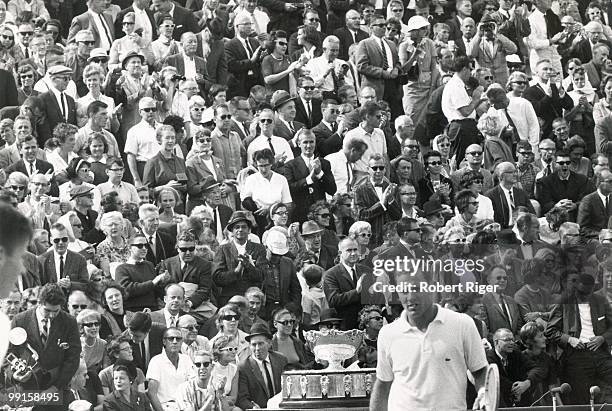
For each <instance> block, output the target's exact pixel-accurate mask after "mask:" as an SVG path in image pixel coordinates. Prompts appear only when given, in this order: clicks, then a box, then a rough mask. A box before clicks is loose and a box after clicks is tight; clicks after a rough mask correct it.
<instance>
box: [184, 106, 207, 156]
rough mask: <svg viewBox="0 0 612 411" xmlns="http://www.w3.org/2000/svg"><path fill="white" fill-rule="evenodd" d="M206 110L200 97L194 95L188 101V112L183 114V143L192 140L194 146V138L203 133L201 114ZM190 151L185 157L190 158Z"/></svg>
mask: <svg viewBox="0 0 612 411" xmlns="http://www.w3.org/2000/svg"><path fill="white" fill-rule="evenodd" d="M205 110H206V101H204V99H203V98H202V96H199V95H195V96H193V97H191V98H190V99H189V111H188V112H187V113H185V117H184V118H185V141H187V140H189V138H193V146H192V147H195V146H196V138H197V135H198V133H199V132H202V131H204V126H202V117H203V116H202V114H203V113H204V111H205ZM192 152H193V148H192V151H191V152H190V153H189V154H188V155H187V158H189V157H190V154H191V153H192Z"/></svg>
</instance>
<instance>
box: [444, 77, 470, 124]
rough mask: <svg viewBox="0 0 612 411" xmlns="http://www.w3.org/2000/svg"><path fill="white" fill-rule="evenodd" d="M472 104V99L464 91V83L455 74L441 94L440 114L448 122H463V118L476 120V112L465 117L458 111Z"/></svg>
mask: <svg viewBox="0 0 612 411" xmlns="http://www.w3.org/2000/svg"><path fill="white" fill-rule="evenodd" d="M471 102H472V99H471V98H470V96H469V95H468V93H467V91H466V90H465V83H464V82H463V80H461V79H460V78H459V76H458V75H457V73H455V75H454V76H453V77H451V78H450V80H448V83H446V86H444V91H443V92H442V112H444V116H445V117H446V118H447V119H448V121H449V122H451V121H453V120H463V119H465V118H476V110H473V111H472V112H471V113H470V114H469V116H467V117H465V116H464V115H463V114H461V112H460V111H459V109H460V108H461V107H465V106H467V105H469V104H470V103H471Z"/></svg>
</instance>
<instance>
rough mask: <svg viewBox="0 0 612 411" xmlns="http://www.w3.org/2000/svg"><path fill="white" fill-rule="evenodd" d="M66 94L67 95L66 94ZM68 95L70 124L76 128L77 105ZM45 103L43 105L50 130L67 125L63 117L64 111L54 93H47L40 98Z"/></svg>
mask: <svg viewBox="0 0 612 411" xmlns="http://www.w3.org/2000/svg"><path fill="white" fill-rule="evenodd" d="M64 94H65V93H64ZM65 95H66V104H67V105H68V123H70V124H74V125H75V126H76V103H75V102H74V100H73V99H72V97H70V96H69V95H68V94H65ZM38 98H40V99H41V100H42V101H43V105H44V106H45V116H46V118H47V123H49V128H50V129H51V130H53V129H55V126H57V125H58V124H59V123H66V119H65V118H64V116H62V110H61V109H60V106H59V104H58V102H57V99H56V98H55V94H53V92H52V91H47V92H45V93H42V94H40V95H39V96H38Z"/></svg>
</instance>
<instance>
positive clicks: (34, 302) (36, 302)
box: [28, 300, 38, 305]
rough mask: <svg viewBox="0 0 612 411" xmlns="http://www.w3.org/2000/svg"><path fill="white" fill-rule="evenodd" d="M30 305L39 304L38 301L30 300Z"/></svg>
mask: <svg viewBox="0 0 612 411" xmlns="http://www.w3.org/2000/svg"><path fill="white" fill-rule="evenodd" d="M28 303H30V304H32V305H36V304H38V300H28Z"/></svg>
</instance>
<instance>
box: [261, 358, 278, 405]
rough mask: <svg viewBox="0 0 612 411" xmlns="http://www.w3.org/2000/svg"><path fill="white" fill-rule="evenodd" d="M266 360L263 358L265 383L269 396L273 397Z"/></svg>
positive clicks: (272, 384) (272, 385)
mask: <svg viewBox="0 0 612 411" xmlns="http://www.w3.org/2000/svg"><path fill="white" fill-rule="evenodd" d="M268 364H269V362H268V360H263V366H264V367H263V368H264V371H265V372H266V384H267V386H268V395H269V396H270V397H274V394H275V392H274V383H273V382H272V376H270V371H268Z"/></svg>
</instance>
